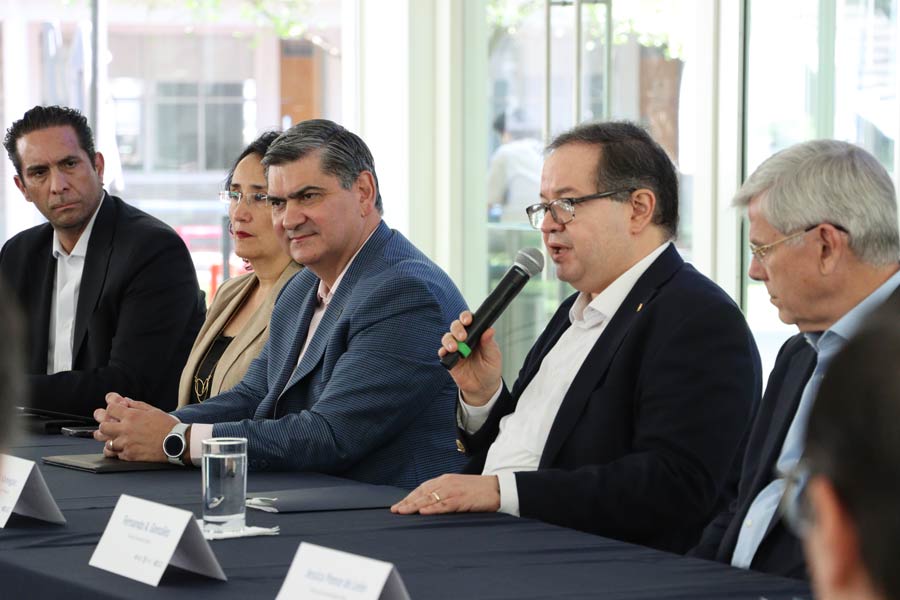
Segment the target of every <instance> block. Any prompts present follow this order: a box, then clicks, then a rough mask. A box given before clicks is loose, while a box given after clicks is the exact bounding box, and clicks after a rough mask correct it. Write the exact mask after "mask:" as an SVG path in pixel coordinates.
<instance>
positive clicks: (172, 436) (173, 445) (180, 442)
mask: <svg viewBox="0 0 900 600" xmlns="http://www.w3.org/2000/svg"><path fill="white" fill-rule="evenodd" d="M190 426H191V425H190V424H189V423H177V424H176V425H175V427H173V428H172V431H170V432H169V434H168V435H167V436H166V437H165V439H164V440H163V452H165V453H166V456H168V457H169V462H170V463H172V464H173V465H180V466H182V467H183V466H185V462H184V455H185V453H186V452H187V449H188V445H187V439H185V437H184V434H185V432H186V431H187V430H188V428H189V427H190Z"/></svg>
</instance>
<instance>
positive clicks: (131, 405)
mask: <svg viewBox="0 0 900 600" xmlns="http://www.w3.org/2000/svg"><path fill="white" fill-rule="evenodd" d="M94 419H95V420H96V421H97V423H99V424H100V426H99V428H98V429H97V431H95V432H94V439H95V440H97V441H99V442H104V445H103V455H104V456H107V457H113V458H115V457H118V458H121V459H122V460H132V461H148V462H165V461H166V460H167V458H166V455H165V453H164V452H163V439H164V438H165V437H166V435H167V434H168V433H169V431H171V430H172V427H174V426H175V424H176V423H178V420H177V419H176V418H175V417H173V416H172V415H170V414H168V413H166V412H163V411H161V410H159V409H158V408H156V407H155V406H151V405H149V404H147V403H146V402H139V401H138V400H132V399H131V398H125V397H123V396H120V395H119V394H117V393H115V392H110V393H109V394H107V395H106V408H98V409H97V410H95V411H94Z"/></svg>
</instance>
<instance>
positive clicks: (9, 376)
mask: <svg viewBox="0 0 900 600" xmlns="http://www.w3.org/2000/svg"><path fill="white" fill-rule="evenodd" d="M21 319H22V315H21V314H19V310H18V307H17V306H16V304H15V302H14V301H13V299H12V296H10V295H9V294H7V292H6V290H5V289H3V287H2V286H0V339H2V340H3V343H2V344H0V454H2V453H3V451H4V450H5V449H6V448H7V447H8V446H9V443H10V435H11V434H13V433H14V432H13V431H12V423H13V416H12V407H13V406H27V404H28V402H27V398H25V395H26V393H27V392H26V388H25V361H24V349H23V347H22V344H23V340H22V321H21ZM2 469H3V462H2V461H0V471H2Z"/></svg>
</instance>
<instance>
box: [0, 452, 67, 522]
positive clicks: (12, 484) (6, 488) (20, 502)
mask: <svg viewBox="0 0 900 600" xmlns="http://www.w3.org/2000/svg"><path fill="white" fill-rule="evenodd" d="M12 513H16V514H17V515H24V516H26V517H31V518H33V519H40V520H41V521H49V522H51V523H58V524H60V525H62V524H64V523H65V522H66V518H65V517H64V516H63V514H62V511H60V510H59V506H57V505H56V501H55V500H54V499H53V495H52V494H51V493H50V488H48V487H47V482H46V481H44V476H43V475H41V470H40V469H39V468H37V466H36V465H35V464H34V461H31V460H25V459H24V458H17V457H15V456H9V455H8V454H3V455H0V529H3V528H4V527H6V522H7V521H9V515H11V514H12Z"/></svg>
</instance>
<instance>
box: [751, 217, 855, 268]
mask: <svg viewBox="0 0 900 600" xmlns="http://www.w3.org/2000/svg"><path fill="white" fill-rule="evenodd" d="M822 225H831V226H832V227H834V228H835V229H837V230H838V231H843V232H844V233H848V234H849V233H850V232H849V231H847V230H846V229H845V228H844V227H842V226H840V225H835V224H834V223H816V224H815V225H810V226H809V227H807V228H806V229H804V230H803V231H798V232H797V233H793V234H791V235H788V236H785V237H783V238H781V239H780V240H775V241H774V242H771V243H769V244H763V245H762V246H757V245H756V244H754V243H753V242H750V253H751V254H752V255H753V257H754V258H755V259H756V260H758V261H760V262H762V260H763V259H764V258H765V257H766V254H768V253H769V250H771V249H772V248H774V247H775V246H777V245H778V244H780V243H782V242H786V241H788V240H792V239H794V238H798V237H800V236H801V235H804V234H806V233H809V232H810V231H812V230H813V229H815V228H816V227H821V226H822Z"/></svg>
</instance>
